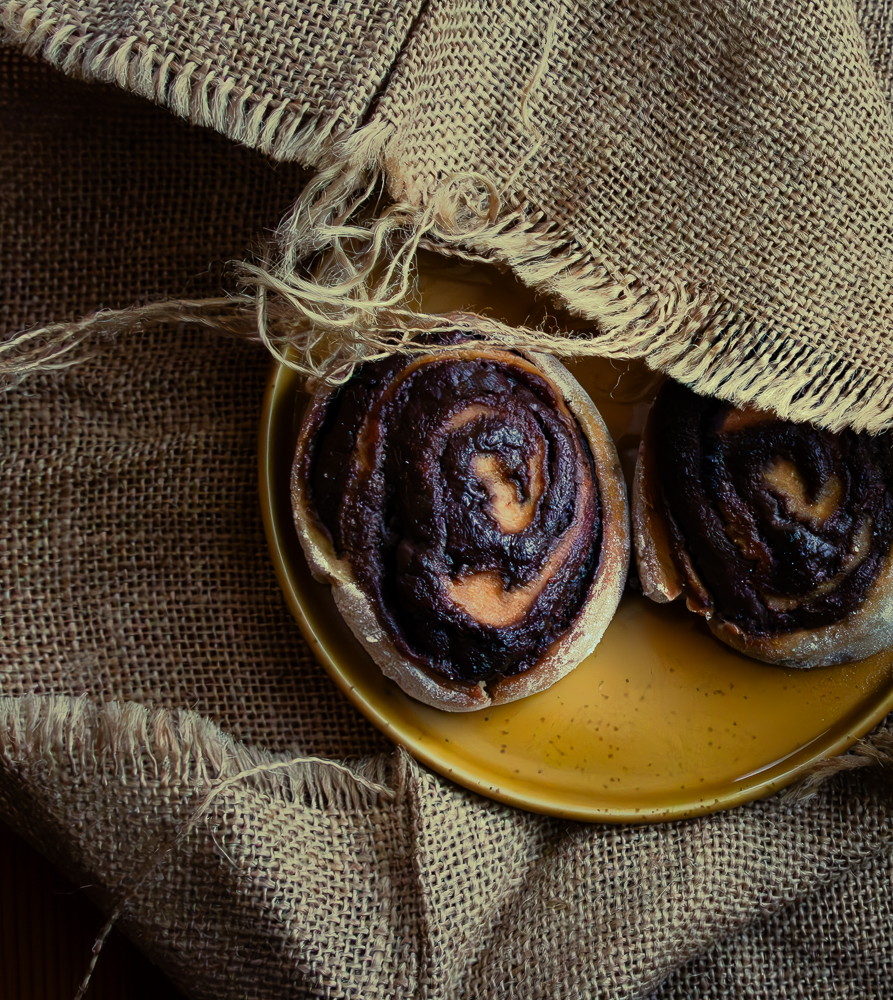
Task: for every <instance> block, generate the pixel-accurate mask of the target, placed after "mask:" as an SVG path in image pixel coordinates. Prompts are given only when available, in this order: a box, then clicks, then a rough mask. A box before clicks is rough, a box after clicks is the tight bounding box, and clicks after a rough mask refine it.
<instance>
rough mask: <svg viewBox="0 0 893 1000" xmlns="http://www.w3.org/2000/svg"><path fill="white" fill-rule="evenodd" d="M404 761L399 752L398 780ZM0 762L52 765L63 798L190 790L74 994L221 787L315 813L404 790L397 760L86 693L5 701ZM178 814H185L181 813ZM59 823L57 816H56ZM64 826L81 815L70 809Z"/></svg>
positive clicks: (134, 875)
mask: <svg viewBox="0 0 893 1000" xmlns="http://www.w3.org/2000/svg"><path fill="white" fill-rule="evenodd" d="M406 759H407V758H405V755H403V754H402V753H399V752H398V759H397V761H396V763H397V768H398V770H397V779H398V783H399V779H400V774H401V773H402V770H401V765H404V764H405V762H406ZM0 763H2V765H3V767H4V770H5V774H6V777H7V778H14V777H15V776H16V775H17V774H18V773H19V772H20V771H22V770H23V769H25V770H26V771H27V770H31V769H32V768H33V767H34V766H35V765H37V766H38V767H39V768H44V769H45V768H48V769H49V770H50V772H51V775H52V777H50V776H49V775H48V777H49V778H50V780H51V781H52V782H54V783H55V784H56V785H57V794H56V795H55V796H54V798H55V799H58V798H59V793H61V789H62V786H64V785H65V784H67V783H73V784H77V783H79V782H85V783H87V784H89V783H92V782H98V783H99V784H100V785H101V786H108V785H109V784H110V783H111V782H113V781H114V782H115V783H116V784H117V785H120V786H126V785H128V784H138V785H141V786H143V787H145V786H146V785H148V784H149V783H152V784H153V785H154V787H155V788H156V789H157V790H158V792H159V793H160V794H161V796H162V798H164V797H165V795H166V793H167V790H168V789H170V790H172V791H173V790H176V791H177V792H178V793H179V794H180V795H181V796H183V795H185V798H184V799H183V801H182V802H181V803H180V805H179V806H178V807H176V808H174V809H173V810H172V811H171V817H170V818H171V821H172V822H171V824H170V827H169V828H165V827H164V826H163V825H158V835H157V837H156V838H155V842H154V843H153V847H152V850H150V851H147V852H146V853H145V856H144V857H143V859H142V860H141V861H140V859H139V858H136V857H135V858H134V859H133V860H134V861H135V862H136V867H135V869H134V870H133V872H131V873H130V875H129V877H128V878H127V880H126V882H127V888H126V889H119V891H117V892H112V895H111V897H110V898H109V901H108V906H109V908H110V909H111V912H110V914H109V917H108V919H107V920H106V922H105V924H104V925H103V927H102V928H101V929H100V930H99V932H98V935H97V938H96V942H95V944H94V947H93V952H92V957H91V958H90V961H89V964H88V965H87V969H86V972H85V975H84V978H83V980H82V982H81V984H80V987H79V989H78V991H77V993H76V995H75V1000H81V997H83V996H84V995H85V993H86V991H87V989H88V987H89V984H90V980H91V978H92V976H93V973H94V971H95V968H96V964H97V962H98V960H99V956H100V953H101V951H102V948H103V946H104V944H105V942H106V940H107V939H108V936H109V933H110V932H111V930H112V928H113V927H114V925H115V924H116V923H117V922H118V921H119V920H120V919H121V918H122V917H123V916H124V915H125V913H126V911H127V910H128V908H130V906H131V905H132V904H134V903H136V902H137V900H138V898H139V894H140V891H141V889H142V888H143V886H144V885H145V883H146V882H147V880H149V879H151V878H152V877H153V876H154V875H155V873H157V872H158V870H159V869H160V868H163V867H164V866H165V865H167V864H169V863H170V857H171V854H172V852H173V851H174V850H175V849H176V848H177V847H179V846H180V845H181V844H183V843H184V842H185V841H186V839H187V838H188V837H189V835H190V833H191V832H192V831H193V829H195V828H196V827H197V825H198V824H200V823H201V821H202V820H203V818H204V817H205V816H206V815H207V814H208V813H209V812H210V811H211V809H212V807H213V805H214V802H215V800H216V799H217V798H218V796H220V795H221V794H222V793H224V792H231V793H235V794H237V793H238V791H239V790H240V789H241V790H242V791H243V792H244V791H245V790H246V789H253V790H255V791H260V792H263V793H265V794H267V795H270V796H273V797H277V798H282V799H284V800H286V801H288V802H301V803H303V804H304V805H305V806H306V807H307V808H309V809H313V810H321V811H327V810H333V809H334V810H336V811H344V810H350V811H352V812H361V811H363V810H367V809H369V808H370V807H372V806H374V804H375V803H376V802H378V801H380V800H384V801H386V802H388V803H393V802H394V801H395V800H396V799H397V798H398V795H399V792H398V791H395V790H393V789H392V788H389V787H387V786H386V785H384V784H383V783H382V782H384V781H387V780H388V779H389V777H392V776H393V773H394V771H393V768H394V761H393V760H392V759H389V758H385V757H383V756H380V757H376V758H371V759H369V760H365V761H362V762H358V763H357V765H356V766H355V767H348V766H347V765H346V764H343V763H339V762H337V761H332V760H325V759H323V758H319V757H306V756H299V757H286V756H285V755H277V754H272V753H270V752H267V751H264V750H262V749H259V748H256V747H250V746H246V745H245V744H242V743H240V742H238V741H237V740H235V739H233V738H232V737H231V736H229V735H227V734H226V733H224V732H222V731H221V730H220V729H219V728H218V727H217V726H216V725H215V724H214V723H213V722H212V721H211V720H209V719H207V718H205V717H203V716H201V715H199V714H198V713H196V712H192V711H187V710H183V709H180V710H177V711H169V710H167V709H149V708H146V707H145V706H143V705H139V704H137V703H134V702H108V703H105V704H102V705H96V704H94V703H93V702H91V701H90V700H89V699H88V698H87V697H86V696H81V697H80V698H71V697H66V696H55V695H49V696H43V697H41V696H37V695H26V696H24V697H20V698H8V697H6V698H0ZM178 812H179V813H181V815H180V816H179V817H177V816H175V815H174V814H175V813H178ZM58 821H59V817H56V818H55V819H54V820H51V821H50V822H51V824H52V825H56V824H58ZM64 822H66V823H67V822H76V818H75V817H71V816H68V815H66V816H65V818H64ZM58 832H59V833H61V834H62V839H61V841H60V843H62V844H64V843H68V840H69V836H70V830H67V829H63V830H60V831H58ZM223 853H224V854H225V853H226V852H223ZM54 860H56V862H57V863H60V864H61V865H62V866H63V867H66V864H67V863H71V862H72V859H70V858H66V857H62V856H59V857H57V858H55V859H54ZM107 888H108V887H104V888H103V892H105V891H106V889H107ZM112 900H113V901H114V902H112Z"/></svg>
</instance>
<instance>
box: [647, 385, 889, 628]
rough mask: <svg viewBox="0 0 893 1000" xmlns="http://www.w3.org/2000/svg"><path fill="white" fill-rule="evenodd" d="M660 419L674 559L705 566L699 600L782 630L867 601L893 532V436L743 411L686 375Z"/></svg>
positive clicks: (827, 619)
mask: <svg viewBox="0 0 893 1000" xmlns="http://www.w3.org/2000/svg"><path fill="white" fill-rule="evenodd" d="M649 427H650V428H651V430H650V435H651V437H650V441H649V445H650V447H651V449H652V451H653V454H654V456H655V463H656V471H657V479H658V482H659V485H660V491H661V495H662V501H663V504H664V507H665V512H667V513H668V514H669V515H670V516H669V517H668V522H669V526H670V533H671V536H672V545H673V549H674V558H675V559H676V561H677V564H678V565H680V566H681V567H684V565H685V563H686V560H689V561H690V563H689V565H690V566H691V567H692V568H693V569H694V571H695V574H694V575H695V579H694V580H693V579H692V574H691V573H689V574H687V576H688V581H687V584H686V597H687V598H688V600H689V602H690V603H691V604H694V605H700V606H701V607H702V608H703V609H704V610H710V611H715V613H717V614H718V615H720V616H721V617H722V618H724V619H725V620H726V621H729V622H733V623H735V624H737V625H738V626H740V627H741V628H742V630H743V631H745V632H748V633H750V634H760V633H762V634H779V633H782V632H788V631H792V630H794V629H814V628H818V627H821V626H824V625H830V624H833V623H835V622H838V621H840V620H842V619H843V618H844V617H846V615H847V614H849V613H850V612H851V611H852V610H854V609H855V608H856V607H857V606H858V605H859V604H860V603H861V602H862V601H863V600H864V599H865V596H866V594H867V593H868V590H869V588H870V587H871V584H872V583H873V581H874V580H875V578H876V576H877V575H878V572H879V569H880V566H881V562H882V560H883V559H884V557H885V556H886V555H887V553H888V551H889V549H890V544H891V541H893V495H891V488H893V462H891V455H890V441H889V439H888V438H886V437H884V438H875V437H871V436H869V435H867V434H856V433H854V432H852V431H844V432H842V433H840V434H832V433H830V432H827V431H822V430H819V429H817V428H815V427H812V426H809V425H807V424H794V423H790V422H789V421H785V420H780V419H778V418H777V417H775V416H774V415H773V414H771V413H768V412H765V411H760V410H741V409H735V408H734V407H730V406H728V405H726V404H723V403H721V402H719V401H717V400H712V399H707V398H705V397H702V396H698V395H696V394H695V393H693V392H692V391H691V390H689V389H687V388H685V387H683V386H681V385H678V384H676V383H667V384H666V385H665V386H664V388H663V389H662V390H661V392H660V394H659V395H658V398H657V400H656V402H655V407H654V410H653V412H652V416H651V418H650V420H649ZM698 578H699V580H698ZM701 584H703V586H701Z"/></svg>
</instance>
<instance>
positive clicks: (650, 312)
mask: <svg viewBox="0 0 893 1000" xmlns="http://www.w3.org/2000/svg"><path fill="white" fill-rule="evenodd" d="M557 24H558V16H557V14H555V13H553V15H552V16H551V18H550V20H549V22H548V24H546V25H545V26H544V28H545V30H544V44H543V51H542V55H541V57H540V59H539V61H538V63H537V65H536V67H535V68H534V72H533V74H532V75H531V77H530V79H529V81H528V82H527V84H526V85H525V87H524V88H523V89H522V91H521V95H520V99H519V102H518V106H517V109H516V117H517V120H518V123H519V127H520V129H521V131H522V132H523V133H524V134H526V135H527V136H528V137H529V139H530V146H529V147H528V149H527V151H526V152H525V154H524V155H523V157H522V158H521V160H520V161H519V162H518V163H517V164H516V166H515V167H514V168H513V169H512V171H511V172H510V173H509V175H508V176H507V177H506V178H505V179H504V180H503V181H502V182H501V183H498V182H497V181H495V180H493V179H491V178H489V177H486V176H484V175H483V174H481V173H477V172H462V173H456V174H454V175H453V176H451V177H449V178H448V179H447V180H446V181H444V182H443V184H442V185H441V186H440V187H439V189H438V190H437V191H436V193H435V195H434V197H433V198H431V199H430V201H429V202H428V203H427V204H425V205H416V204H410V203H406V202H395V203H390V204H388V203H387V201H386V198H385V195H384V190H385V187H386V181H385V170H384V167H383V162H382V161H383V156H384V149H385V145H386V143H387V140H388V139H389V138H390V137H391V135H392V132H393V128H392V127H391V126H389V125H388V124H386V123H382V122H380V121H376V122H373V123H371V124H370V125H368V126H365V127H364V128H362V129H360V130H358V131H357V132H355V133H353V134H350V135H348V136H346V137H343V138H341V139H340V140H338V141H335V142H333V145H332V147H331V151H330V153H329V155H328V157H326V159H325V160H324V161H323V163H324V165H323V166H322V168H321V169H320V170H319V172H318V174H317V175H316V177H315V179H314V180H313V181H312V182H311V183H310V184H309V185H308V187H307V188H305V190H304V191H303V192H302V193H301V195H300V196H299V197H298V198H297V200H296V201H295V203H294V205H293V206H292V208H291V210H290V211H289V212H288V214H287V215H286V216H285V218H284V219H283V220H282V222H281V224H280V226H279V228H278V230H277V232H276V235H275V239H274V240H273V242H272V244H271V245H270V246H269V247H268V253H267V257H266V259H264V260H261V261H259V262H241V263H238V264H236V265H235V266H234V272H235V275H236V277H237V279H238V281H239V284H240V285H241V287H242V291H240V292H238V293H235V294H233V295H230V296H226V297H220V298H212V299H201V300H167V301H162V302H154V303H149V304H147V305H143V306H134V307H131V308H128V309H122V310H105V311H102V312H98V313H95V314H93V315H91V316H88V317H85V318H83V319H81V320H78V321H76V322H73V323H56V324H51V325H48V326H43V327H40V328H37V329H33V330H27V331H24V332H22V333H19V334H17V335H16V336H14V337H12V338H11V339H10V340H8V341H6V342H5V343H3V344H0V386H5V387H8V386H10V385H15V384H18V382H20V381H21V379H23V378H25V377H27V376H28V375H29V374H32V373H35V372H38V371H60V370H64V369H65V368H68V367H71V366H72V365H75V364H77V363H79V362H80V361H82V360H84V359H85V358H87V357H89V356H90V355H91V351H90V343H91V342H92V341H94V340H99V339H101V338H103V337H112V336H115V335H116V334H120V333H124V332H127V331H144V330H148V329H150V328H152V327H155V326H160V325H163V324H198V325H201V326H205V327H211V328H214V329H217V330H219V331H221V332H224V333H228V334H231V335H235V336H239V337H243V338H247V339H249V340H258V341H260V342H261V343H263V344H264V345H265V346H266V347H267V348H268V350H269V351H270V353H271V354H272V355H273V356H274V357H275V358H276V359H277V360H278V361H279V362H280V363H281V364H283V365H285V366H286V367H288V368H291V369H293V370H295V371H298V372H300V373H301V374H303V375H305V376H307V377H309V378H310V379H312V380H313V381H314V382H323V383H326V384H329V385H337V384H342V383H344V382H345V381H347V380H348V379H349V378H350V377H351V375H352V374H353V371H354V370H355V368H356V366H357V365H358V364H361V363H363V362H365V361H374V360H379V359H381V358H384V357H387V356H389V355H391V354H394V353H404V354H413V353H430V351H431V350H432V348H431V346H430V345H429V344H423V343H419V342H418V341H419V338H420V337H424V336H428V335H430V334H434V333H441V332H454V331H474V332H475V334H476V335H477V336H478V337H480V338H481V339H482V344H483V345H487V346H498V347H510V348H518V349H526V350H538V351H545V352H548V353H551V354H555V355H557V356H561V357H577V356H583V355H600V356H612V351H611V348H610V345H608V346H606V345H605V343H604V342H603V341H599V342H598V343H595V342H593V341H592V340H591V339H590V338H589V337H588V336H586V335H581V334H580V332H579V331H575V330H570V329H561V328H557V329H556V328H552V329H548V330H547V329H546V328H545V323H543V324H540V325H539V326H538V327H530V326H524V325H522V326H510V325H508V324H506V323H503V322H501V321H500V320H498V319H495V318H493V317H490V316H483V315H479V314H477V313H473V312H450V313H446V314H437V315H432V314H427V313H424V312H422V311H420V310H419V309H417V308H416V307H415V304H414V303H415V301H416V296H417V288H416V285H415V280H416V277H417V252H418V250H419V249H427V250H433V251H436V252H439V253H441V254H442V255H444V256H447V257H452V258H458V259H461V260H464V261H467V262H473V263H494V262H499V263H501V264H508V266H509V267H510V268H514V269H515V270H519V269H520V270H523V268H524V267H525V266H526V267H527V268H528V270H529V268H530V264H531V262H535V263H536V271H537V275H538V278H537V282H536V283H537V284H538V285H539V286H540V290H541V291H542V292H543V293H544V294H546V295H549V294H556V289H554V288H550V287H549V285H550V283H549V281H548V280H546V281H544V280H543V278H544V277H545V278H547V279H549V278H559V277H560V278H561V279H562V280H564V281H566V280H567V279H568V278H571V279H573V280H575V281H576V282H577V283H578V284H579V285H580V287H581V288H583V287H584V286H586V287H589V286H591V287H592V288H595V287H596V286H598V285H599V283H601V284H602V285H603V286H604V287H603V289H602V292H603V295H602V298H601V300H600V303H599V318H600V320H601V322H602V323H603V324H605V325H607V326H616V325H623V326H629V325H630V324H635V325H637V326H638V328H639V333H640V336H641V338H644V340H647V339H648V338H650V337H652V336H654V335H655V334H656V333H658V332H660V333H661V334H662V335H666V334H667V333H668V332H671V331H672V330H675V329H676V328H677V327H678V326H679V325H680V324H682V323H683V322H686V321H687V320H690V318H691V317H692V316H693V315H694V314H695V313H696V312H697V299H696V298H693V297H692V295H691V293H690V291H687V290H686V289H685V288H684V287H683V285H682V284H681V283H674V284H673V285H672V287H671V288H668V289H666V290H665V291H664V292H663V293H662V294H660V295H655V294H648V293H645V292H644V291H643V289H642V288H640V287H635V282H634V281H630V280H627V281H626V282H625V283H621V284H619V285H618V284H617V283H616V279H615V276H609V277H608V278H607V279H605V277H604V276H603V277H601V278H597V279H595V282H594V284H593V275H592V269H591V267H589V266H587V265H586V264H585V263H584V254H583V253H582V252H581V251H579V250H575V249H574V248H573V247H571V246H570V245H569V244H568V243H567V242H566V241H565V242H564V243H561V242H560V241H559V242H556V235H555V233H554V231H553V227H552V226H550V225H548V224H546V223H544V222H543V220H542V219H541V218H540V217H539V216H538V215H537V214H535V213H534V214H531V212H530V210H529V209H528V208H527V206H525V205H523V204H521V203H518V202H517V200H516V199H513V198H507V196H506V192H507V191H508V190H510V189H511V188H513V187H514V186H515V184H516V182H517V180H518V177H519V176H520V175H521V174H522V173H523V171H524V170H525V169H526V167H527V166H528V164H529V163H530V161H531V160H532V159H533V157H534V156H535V155H536V153H537V151H538V150H539V149H540V148H541V146H542V143H543V135H542V133H541V131H540V130H539V128H538V127H537V126H536V124H535V123H534V121H533V118H532V114H531V110H530V105H531V102H532V100H533V98H534V96H535V94H536V90H537V88H538V86H539V85H540V84H541V82H542V80H543V78H544V77H545V75H546V73H547V72H548V68H549V55H550V52H551V50H552V48H553V47H554V45H555V44H556V41H557V37H558V33H557ZM482 248H483V249H482ZM575 269H576V272H577V273H576V274H575ZM438 349H439V350H447V351H449V350H451V349H452V348H448V347H447V348H438ZM615 353H616V356H618V357H626V356H629V354H630V349H629V347H628V346H626V345H625V346H623V347H619V348H617V350H616V352H615Z"/></svg>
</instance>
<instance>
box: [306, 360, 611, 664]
mask: <svg viewBox="0 0 893 1000" xmlns="http://www.w3.org/2000/svg"><path fill="white" fill-rule="evenodd" d="M315 422H316V426H315V427H314V428H312V440H313V445H312V447H311V448H309V449H307V451H306V454H305V456H304V458H303V461H304V463H305V468H303V469H302V470H301V471H302V475H303V477H304V480H305V481H306V482H307V483H309V485H310V490H311V499H312V504H313V506H314V508H315V509H316V511H317V513H318V516H319V518H320V520H321V521H322V523H323V524H324V525H325V527H326V529H327V530H328V532H329V534H330V535H331V538H332V542H333V545H334V547H335V550H336V552H337V554H338V556H339V558H342V559H346V560H347V561H349V562H350V564H351V566H352V568H353V572H354V574H355V577H356V580H357V583H358V584H359V586H360V587H361V588H362V589H363V590H364V592H365V593H366V594H367V596H368V597H369V598H370V600H371V601H372V603H373V605H374V608H375V613H376V615H377V617H378V619H379V622H380V624H381V626H382V628H383V629H385V631H386V632H387V633H388V635H389V636H390V638H391V640H392V641H393V643H394V644H395V646H396V647H397V648H398V649H399V650H400V651H401V652H402V653H403V655H405V656H407V657H408V658H409V659H410V660H411V661H412V662H414V663H416V664H417V665H420V666H424V667H425V668H427V669H433V670H434V671H435V672H436V673H439V674H440V675H442V676H443V677H446V678H449V679H451V680H460V681H471V682H486V681H488V680H492V679H494V678H497V677H501V676H512V675H515V674H519V673H522V672H523V671H525V670H527V669H529V668H530V667H532V666H533V665H534V664H536V662H537V661H538V660H539V659H540V657H541V656H542V655H543V654H544V653H545V652H546V651H547V650H548V649H549V647H550V646H551V645H552V643H553V642H555V640H556V639H558V638H559V637H560V636H561V635H563V634H564V633H565V632H566V631H567V629H568V628H569V627H570V626H571V624H572V623H573V621H574V619H575V617H576V616H577V614H578V613H579V611H580V609H581V607H582V605H583V603H584V601H585V599H586V595H587V592H588V590H589V587H590V584H591V582H592V579H593V575H594V573H595V570H596V567H597V563H598V553H599V550H600V531H601V514H600V505H599V495H598V488H597V485H596V479H595V474H594V471H593V463H592V456H591V454H590V451H589V448H588V445H587V442H586V438H585V436H584V435H583V433H582V431H581V430H580V427H579V425H578V423H577V421H576V419H575V417H574V416H573V414H572V413H571V412H570V410H569V409H568V407H567V405H566V404H565V402H564V400H563V398H562V397H561V396H560V394H559V393H558V392H557V391H556V390H555V389H553V387H552V386H551V384H550V383H549V381H548V380H547V379H545V378H544V377H543V376H542V374H541V373H540V372H538V370H537V369H536V368H535V367H534V366H533V365H532V364H531V363H530V362H528V361H527V360H526V359H524V358H523V357H521V356H516V355H512V354H510V353H508V352H502V351H500V352H492V351H489V352H481V351H475V350H474V349H473V348H469V350H468V351H467V352H466V351H461V352H459V353H458V354H450V355H442V354H441V355H434V356H426V357H424V358H422V359H415V360H413V359H410V360H407V359H405V358H402V359H401V358H396V359H388V360H386V361H382V362H376V363H370V364H366V365H364V366H363V367H362V368H361V369H360V371H359V372H358V373H357V375H356V376H355V377H354V378H353V379H351V381H350V382H348V383H347V385H346V386H344V387H343V388H342V389H341V390H340V391H339V392H338V393H336V394H335V395H333V396H332V397H331V398H330V400H329V402H328V405H327V406H326V407H325V408H324V409H321V411H320V412H318V413H317V414H316V416H315Z"/></svg>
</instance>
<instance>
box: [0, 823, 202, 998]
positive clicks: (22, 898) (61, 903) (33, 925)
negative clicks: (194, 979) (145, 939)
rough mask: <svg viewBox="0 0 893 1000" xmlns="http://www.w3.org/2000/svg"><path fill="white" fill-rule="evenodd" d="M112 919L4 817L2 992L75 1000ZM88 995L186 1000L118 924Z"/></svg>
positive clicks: (0, 840) (0, 842)
mask: <svg viewBox="0 0 893 1000" xmlns="http://www.w3.org/2000/svg"><path fill="white" fill-rule="evenodd" d="M104 923H105V917H104V916H103V915H102V913H101V912H100V911H99V910H98V909H97V908H96V907H95V906H93V904H92V903H90V901H89V900H88V899H87V898H86V896H85V895H84V892H83V890H82V889H80V888H79V887H78V886H76V885H71V883H69V882H67V881H66V880H65V879H64V878H62V876H61V875H59V874H58V873H57V872H56V871H55V869H53V868H52V867H51V866H50V865H49V864H48V863H47V862H46V861H45V860H44V859H43V857H42V856H41V855H40V854H38V853H37V852H36V851H34V850H32V849H31V848H30V847H29V846H28V845H27V844H26V843H25V842H24V841H22V840H21V839H20V838H19V837H17V836H16V835H15V834H13V833H12V832H11V831H10V830H9V829H8V828H7V827H6V826H4V825H3V824H2V822H0V998H2V1000H74V996H75V994H76V993H77V991H78V987H79V986H80V984H81V981H82V980H83V977H84V974H85V972H86V970H87V967H88V965H89V964H90V959H91V958H92V950H93V943H94V941H95V940H96V935H97V934H98V932H99V930H100V928H101V927H102V926H103V924H104ZM84 1000H183V995H182V994H181V993H180V992H178V991H177V990H175V989H174V987H173V986H171V984H170V983H169V982H168V981H167V979H165V977H164V976H163V975H162V973H161V972H160V970H159V969H158V967H157V966H155V965H153V964H152V963H151V962H149V960H148V959H146V958H145V957H144V956H143V955H142V954H141V953H140V952H139V951H137V949H136V948H134V947H133V945H131V944H130V943H129V942H128V941H127V940H126V939H125V938H124V937H122V936H121V935H120V934H118V933H117V932H116V931H115V930H114V929H113V930H112V933H111V934H110V935H109V938H108V940H107V941H106V943H105V946H104V947H103V949H102V952H101V954H100V956H99V961H98V962H97V965H96V970H95V972H94V974H93V978H92V979H91V981H90V985H89V987H88V989H87V992H86V994H85V997H84Z"/></svg>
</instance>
